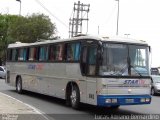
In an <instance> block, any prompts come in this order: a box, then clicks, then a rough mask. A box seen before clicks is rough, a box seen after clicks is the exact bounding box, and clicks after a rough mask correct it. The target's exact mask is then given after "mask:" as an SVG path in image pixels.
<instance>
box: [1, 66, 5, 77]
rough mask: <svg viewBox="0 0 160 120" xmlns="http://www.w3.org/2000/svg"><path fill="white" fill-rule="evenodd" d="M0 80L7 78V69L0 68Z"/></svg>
mask: <svg viewBox="0 0 160 120" xmlns="http://www.w3.org/2000/svg"><path fill="white" fill-rule="evenodd" d="M0 78H6V68H5V67H4V66H0Z"/></svg>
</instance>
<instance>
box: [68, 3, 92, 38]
mask: <svg viewBox="0 0 160 120" xmlns="http://www.w3.org/2000/svg"><path fill="white" fill-rule="evenodd" d="M89 7H90V4H83V3H80V1H78V3H74V8H73V17H72V18H70V19H69V37H73V36H76V35H78V34H81V33H82V21H84V20H85V21H87V32H88V20H89V19H88V12H89ZM86 13H87V16H86Z"/></svg>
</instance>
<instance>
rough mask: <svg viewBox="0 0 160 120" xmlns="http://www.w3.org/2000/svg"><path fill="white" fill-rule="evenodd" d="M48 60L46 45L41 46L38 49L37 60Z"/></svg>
mask: <svg viewBox="0 0 160 120" xmlns="http://www.w3.org/2000/svg"><path fill="white" fill-rule="evenodd" d="M45 60H48V46H41V47H40V50H39V61H45Z"/></svg>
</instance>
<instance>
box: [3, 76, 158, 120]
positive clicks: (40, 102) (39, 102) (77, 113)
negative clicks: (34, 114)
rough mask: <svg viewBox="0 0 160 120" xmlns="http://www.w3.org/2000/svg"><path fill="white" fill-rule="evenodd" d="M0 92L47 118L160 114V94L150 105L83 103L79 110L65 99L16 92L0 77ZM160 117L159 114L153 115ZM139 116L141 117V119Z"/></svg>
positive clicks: (92, 119)
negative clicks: (70, 105)
mask: <svg viewBox="0 0 160 120" xmlns="http://www.w3.org/2000/svg"><path fill="white" fill-rule="evenodd" d="M0 92H2V93H5V94H7V95H10V96H12V97H14V98H16V99H18V100H20V101H23V102H24V103H27V104H29V105H31V106H33V107H35V108H37V109H38V110H39V111H41V112H42V113H43V114H45V115H46V116H48V117H49V118H53V119H56V120H63V119H65V120H75V119H76V120H85V119H86V120H95V119H110V118H112V119H116V120H118V119H120V118H122V119H127V117H128V115H130V116H132V117H134V116H135V118H136V119H137V120H138V119H139V117H143V118H144V116H142V115H144V114H145V115H146V116H147V117H148V115H150V114H160V96H153V97H152V103H151V104H150V105H134V106H121V107H120V108H119V109H118V110H110V109H107V108H99V107H95V106H90V105H86V104H83V105H82V108H81V109H80V110H74V109H72V108H70V107H67V106H66V105H65V101H64V100H61V99H57V98H54V97H50V96H45V95H41V94H36V93H32V92H27V91H25V93H24V94H22V95H20V94H17V93H16V91H15V88H14V87H10V86H8V85H6V84H5V82H4V80H3V79H0ZM154 117H156V118H157V119H160V116H154ZM143 118H141V119H143ZM149 119H150V118H149Z"/></svg>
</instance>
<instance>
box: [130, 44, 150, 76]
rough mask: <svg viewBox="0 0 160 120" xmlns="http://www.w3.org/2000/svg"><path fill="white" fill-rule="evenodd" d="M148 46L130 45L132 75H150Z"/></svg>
mask: <svg viewBox="0 0 160 120" xmlns="http://www.w3.org/2000/svg"><path fill="white" fill-rule="evenodd" d="M148 51H149V50H148V47H146V46H138V45H129V58H130V69H131V75H133V76H137V75H140V76H149V61H148V60H149V57H148V56H149V52H148Z"/></svg>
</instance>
